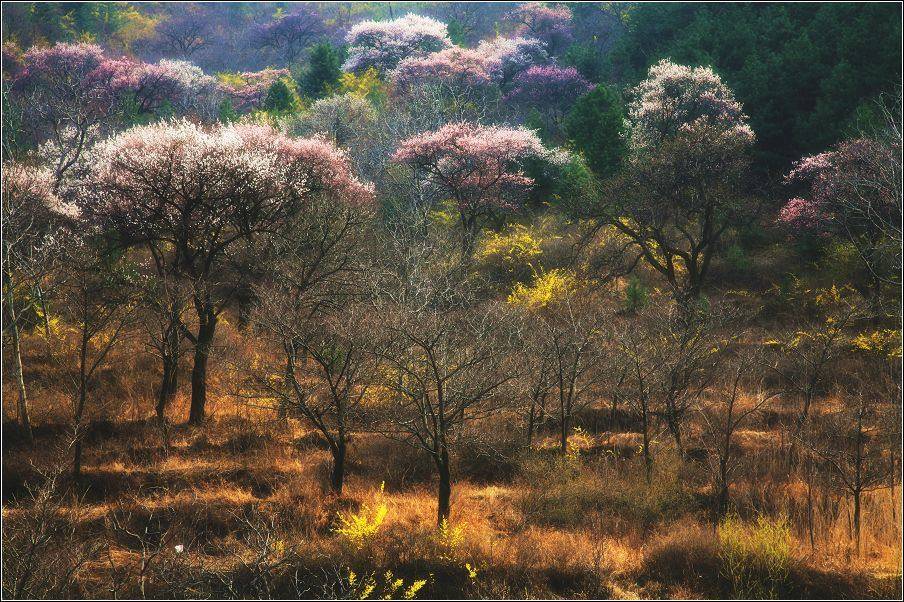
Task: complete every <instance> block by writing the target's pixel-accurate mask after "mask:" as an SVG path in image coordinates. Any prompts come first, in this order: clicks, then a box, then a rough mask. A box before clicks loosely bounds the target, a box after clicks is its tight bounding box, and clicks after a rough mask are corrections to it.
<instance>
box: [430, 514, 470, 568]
mask: <svg viewBox="0 0 904 602" xmlns="http://www.w3.org/2000/svg"><path fill="white" fill-rule="evenodd" d="M464 536H465V532H464V528H463V527H461V526H454V525H451V524H450V523H449V521H448V520H446V519H443V522H441V523H440V525H439V530H437V532H436V545H437V547H438V548H439V555H440V558H441V559H442V560H455V558H456V557H457V556H458V548H459V546H460V545H461V542H462V540H463V539H464Z"/></svg>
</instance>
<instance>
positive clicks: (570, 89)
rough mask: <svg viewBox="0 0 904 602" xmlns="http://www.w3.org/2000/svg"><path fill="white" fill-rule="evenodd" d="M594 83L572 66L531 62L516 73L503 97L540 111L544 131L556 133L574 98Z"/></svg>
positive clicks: (515, 103)
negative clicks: (508, 90) (526, 67)
mask: <svg viewBox="0 0 904 602" xmlns="http://www.w3.org/2000/svg"><path fill="white" fill-rule="evenodd" d="M592 87H593V86H592V85H591V84H590V82H588V81H587V80H586V79H584V77H583V76H582V75H581V74H580V73H578V71H577V69H575V68H574V67H559V66H556V65H534V66H533V67H530V68H528V69H526V70H525V71H523V72H521V73H520V74H519V75H518V76H517V77H515V81H514V88H513V89H512V90H511V92H509V93H508V94H506V95H505V100H507V101H509V102H511V103H512V104H514V105H515V106H518V107H520V108H521V109H522V110H523V109H528V108H533V109H536V110H537V111H539V112H540V114H541V116H542V117H543V120H544V122H545V126H546V131H547V132H551V133H553V134H557V133H559V132H560V131H561V129H562V120H563V119H564V118H565V114H566V112H567V111H568V109H570V108H571V106H572V105H573V104H574V103H575V101H576V100H577V99H578V98H579V97H581V96H583V95H584V94H586V93H587V92H589V91H590V90H591V88H592Z"/></svg>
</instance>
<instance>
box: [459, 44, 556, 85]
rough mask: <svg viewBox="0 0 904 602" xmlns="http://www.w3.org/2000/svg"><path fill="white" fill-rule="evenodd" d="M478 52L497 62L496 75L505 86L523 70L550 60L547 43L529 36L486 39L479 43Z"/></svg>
mask: <svg viewBox="0 0 904 602" xmlns="http://www.w3.org/2000/svg"><path fill="white" fill-rule="evenodd" d="M477 52H478V53H479V54H480V55H482V56H484V57H486V58H487V60H489V61H493V62H495V63H496V68H497V72H496V75H497V78H498V81H499V84H500V85H503V86H504V85H506V84H508V83H509V82H511V81H512V80H513V79H514V78H515V76H517V75H518V74H519V73H521V72H522V71H524V70H526V69H528V68H530V67H533V66H534V65H545V64H547V63H548V62H549V60H550V59H549V54H548V53H547V52H546V43H545V42H543V41H541V40H538V39H536V38H528V37H515V38H503V37H497V38H496V39H494V40H485V41H483V42H481V43H480V44H478V46H477Z"/></svg>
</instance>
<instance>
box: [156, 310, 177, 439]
mask: <svg viewBox="0 0 904 602" xmlns="http://www.w3.org/2000/svg"><path fill="white" fill-rule="evenodd" d="M170 309H171V313H170V315H169V318H168V320H169V321H168V323H167V325H166V330H165V332H164V340H163V341H162V346H161V352H162V353H161V360H162V362H163V375H162V377H161V379H160V392H159V394H158V396H157V407H156V411H157V418H158V419H159V420H160V421H161V422H162V421H163V420H165V419H166V409H167V408H168V407H169V405H170V403H171V402H172V400H173V398H175V396H176V390H177V388H178V379H179V346H180V343H181V342H182V333H181V332H180V330H179V327H180V322H179V307H178V306H177V305H176V304H175V303H173V304H172V307H171V308H170Z"/></svg>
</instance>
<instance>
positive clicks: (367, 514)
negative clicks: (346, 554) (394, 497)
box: [334, 483, 389, 550]
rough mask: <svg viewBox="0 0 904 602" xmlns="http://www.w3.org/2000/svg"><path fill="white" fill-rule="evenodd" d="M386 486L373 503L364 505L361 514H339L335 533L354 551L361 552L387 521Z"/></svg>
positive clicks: (382, 485)
mask: <svg viewBox="0 0 904 602" xmlns="http://www.w3.org/2000/svg"><path fill="white" fill-rule="evenodd" d="M384 485H385V483H381V484H380V492H379V493H378V494H377V495H376V496H375V499H374V501H373V503H372V504H364V505H363V506H362V507H361V511H360V512H358V513H354V512H350V513H349V514H347V515H343V514H342V513H341V512H340V513H339V525H338V526H337V527H336V528H335V529H334V532H335V533H336V534H337V535H339V536H340V537H342V538H343V539H344V540H345V541H346V542H347V543H348V545H349V546H350V547H351V548H352V549H354V550H360V549H362V548H364V547H365V546H366V545H368V544H369V543H370V542H372V541H373V539H374V538H375V537H376V535H377V533H378V532H379V531H380V527H381V526H382V525H383V521H384V520H386V515H387V514H388V513H389V508H388V506H387V505H386V501H385V499H384V497H383V489H384Z"/></svg>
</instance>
